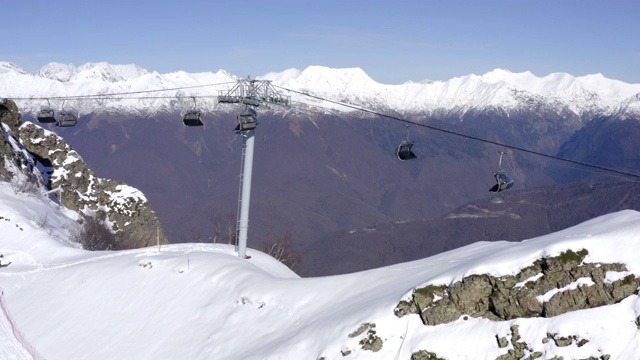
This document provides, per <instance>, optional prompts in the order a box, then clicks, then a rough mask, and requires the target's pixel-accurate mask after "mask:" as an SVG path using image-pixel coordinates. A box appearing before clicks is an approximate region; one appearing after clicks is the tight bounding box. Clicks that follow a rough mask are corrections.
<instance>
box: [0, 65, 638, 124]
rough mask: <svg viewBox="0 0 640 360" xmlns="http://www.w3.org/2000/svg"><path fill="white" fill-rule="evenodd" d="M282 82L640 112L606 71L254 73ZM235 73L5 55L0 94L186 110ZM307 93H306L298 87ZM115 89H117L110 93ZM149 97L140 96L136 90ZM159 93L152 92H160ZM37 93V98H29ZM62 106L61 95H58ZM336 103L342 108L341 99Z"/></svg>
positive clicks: (462, 102)
mask: <svg viewBox="0 0 640 360" xmlns="http://www.w3.org/2000/svg"><path fill="white" fill-rule="evenodd" d="M255 78H256V79H263V80H270V81H272V83H273V84H274V85H276V86H278V87H280V88H281V89H282V90H283V91H284V92H286V90H285V89H288V90H293V91H295V92H294V93H291V94H289V93H286V95H291V96H292V100H293V101H294V102H300V103H306V104H311V105H314V106H318V107H336V105H334V104H327V103H326V102H323V101H322V100H318V99H315V98H307V97H305V96H304V95H303V94H304V93H310V94H313V95H315V96H317V97H320V98H324V99H328V100H333V101H343V102H346V103H350V104H355V105H359V106H362V107H365V108H368V109H380V110H386V111H395V112H397V113H402V114H405V113H406V114H413V113H416V114H424V115H430V116H433V115H435V114H439V115H440V116H441V115H442V112H443V111H444V112H448V113H449V114H456V115H458V116H463V115H464V114H465V113H467V112H469V111H472V110H474V109H475V110H477V109H486V108H490V107H499V108H501V109H505V110H514V109H517V108H522V107H524V108H528V107H531V106H536V105H539V104H540V103H545V104H546V105H547V106H549V107H552V108H554V109H556V111H558V112H559V111H561V110H562V111H571V112H573V113H574V114H576V115H577V116H579V117H584V116H592V114H594V113H598V114H604V115H611V114H617V115H618V116H622V115H623V114H624V113H628V112H633V113H634V114H637V113H638V110H640V105H639V103H638V101H639V100H638V94H640V84H628V83H624V82H622V81H618V80H612V79H607V78H605V77H604V76H602V75H601V74H592V75H587V76H582V77H575V76H572V75H570V74H566V73H553V74H549V75H547V76H544V77H538V76H535V75H534V74H532V73H531V72H523V73H512V72H510V71H508V70H504V69H496V70H493V71H490V72H488V73H486V74H483V75H473V74H472V75H466V76H461V77H456V78H453V79H450V80H448V81H420V82H407V83H404V84H397V85H387V84H380V83H377V82H375V81H374V80H373V79H371V78H370V77H369V76H368V75H367V74H366V73H365V72H364V71H362V70H361V69H359V68H350V69H332V68H327V67H322V66H309V67H308V68H306V69H304V70H297V69H289V70H285V71H283V72H279V73H268V74H264V75H262V76H256V77H255ZM237 79H238V76H234V75H231V74H229V73H228V72H226V71H224V70H219V71H217V72H215V73H213V72H206V73H195V74H190V73H186V72H182V71H179V72H174V73H168V74H159V73H157V72H151V71H148V70H145V69H142V68H140V67H138V66H136V65H112V64H108V63H87V64H84V65H82V66H79V67H76V66H74V65H70V64H61V63H50V64H48V65H45V66H44V67H43V68H41V69H40V70H39V71H38V72H37V73H35V74H29V73H28V72H27V71H25V70H23V69H21V68H20V67H19V66H17V65H15V64H13V63H8V62H0V80H2V82H1V85H0V94H4V95H3V96H5V97H11V98H14V99H17V98H22V99H25V100H22V101H18V103H19V105H20V106H21V108H22V109H23V110H24V111H27V112H34V111H37V110H38V109H39V107H41V106H43V99H46V98H49V99H52V100H54V98H56V97H87V96H88V97H94V96H98V97H100V96H103V97H102V98H99V99H95V100H94V101H86V100H80V99H72V100H69V101H67V104H66V106H68V107H69V108H70V109H75V110H77V111H79V112H80V114H81V115H82V114H86V113H93V112H96V111H97V112H101V111H109V110H120V111H128V112H132V113H140V112H143V113H146V114H156V113H158V112H161V111H166V110H184V109H181V106H182V105H185V104H182V102H181V101H180V100H184V98H187V100H188V101H186V102H187V103H188V104H187V105H192V104H191V99H189V97H192V96H195V97H198V98H199V97H203V100H202V101H199V102H198V104H197V105H198V106H199V107H200V108H202V109H203V110H206V111H213V110H215V109H216V108H217V107H218V104H217V102H216V101H215V96H217V95H218V91H221V90H222V91H223V90H225V89H229V88H230V87H231V86H230V85H232V84H233V83H234V82H235V81H236V80H237ZM300 93H303V94H300ZM110 94H112V95H110ZM140 94H149V96H148V97H146V96H145V97H143V98H140V99H135V97H137V95H140ZM156 95H157V96H158V97H161V98H160V99H153V97H155V96H156ZM31 98H38V99H37V100H28V99H31ZM55 102H56V103H60V104H57V105H59V106H60V107H62V106H63V105H62V104H61V101H55ZM338 108H340V107H339V106H338Z"/></svg>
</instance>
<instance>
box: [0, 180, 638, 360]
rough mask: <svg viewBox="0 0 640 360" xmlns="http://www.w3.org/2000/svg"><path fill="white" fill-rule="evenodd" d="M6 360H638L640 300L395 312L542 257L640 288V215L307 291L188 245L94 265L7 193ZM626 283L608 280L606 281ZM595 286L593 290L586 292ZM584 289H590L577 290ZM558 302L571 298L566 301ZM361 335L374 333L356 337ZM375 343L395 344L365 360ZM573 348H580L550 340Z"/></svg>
mask: <svg viewBox="0 0 640 360" xmlns="http://www.w3.org/2000/svg"><path fill="white" fill-rule="evenodd" d="M0 217H1V218H0V254H3V257H2V258H1V259H0V263H1V264H2V265H6V264H8V265H7V266H6V267H2V268H0V287H1V289H2V291H3V295H2V296H1V299H2V301H1V304H2V308H3V312H0V341H1V342H2V344H3V345H2V346H0V358H7V359H30V358H38V359H40V358H46V359H47V360H55V359H65V360H68V359H319V358H323V359H327V360H329V359H341V360H344V359H384V360H387V359H409V358H410V357H411V354H412V353H414V352H417V351H418V350H421V349H427V350H429V351H432V352H434V353H436V354H438V356H440V357H444V358H449V359H495V358H496V357H498V356H499V355H501V354H506V353H507V351H508V350H510V349H511V348H512V347H513V346H512V345H509V344H507V345H506V346H505V347H502V348H501V347H499V346H498V342H497V341H496V339H497V338H499V337H507V336H509V334H511V333H512V326H513V325H518V326H519V333H520V336H521V337H522V340H523V341H526V342H527V343H528V344H529V346H530V347H531V349H529V350H527V353H533V352H539V353H541V354H542V355H543V358H552V357H553V356H563V357H564V358H588V357H589V356H594V357H596V358H600V356H603V355H605V354H606V355H610V356H611V359H635V358H637V354H639V353H640V341H638V340H639V339H638V336H639V335H638V329H637V326H638V325H637V322H638V320H637V319H638V315H639V314H640V299H638V296H637V295H632V296H629V297H627V298H626V299H624V300H623V301H621V302H619V303H617V304H613V305H607V306H602V307H597V308H593V309H588V310H580V311H574V312H569V313H566V314H563V315H559V316H556V317H552V318H529V319H514V320H510V321H490V320H487V319H482V318H471V317H466V318H465V317H461V318H460V319H458V320H456V321H454V322H451V323H448V324H443V325H438V326H424V325H423V324H422V321H421V320H420V318H419V317H418V316H404V317H400V318H399V317H397V316H395V315H394V308H395V307H396V305H397V304H398V302H399V301H400V300H402V299H404V298H406V296H408V294H410V293H411V292H412V291H413V289H414V288H416V287H418V286H421V285H423V284H426V283H430V284H450V283H452V282H454V281H457V280H460V279H462V278H463V277H465V276H468V275H471V274H491V275H494V276H500V275H508V274H515V273H516V272H518V271H519V270H520V269H521V268H523V267H525V266H528V265H529V264H531V262H533V261H534V260H536V259H539V258H540V257H543V256H555V255H558V254H560V253H561V252H563V251H564V250H567V249H573V250H575V251H577V250H579V249H587V250H588V253H589V255H588V256H587V257H586V258H585V259H584V262H591V263H593V262H607V263H612V262H618V263H622V264H625V265H626V267H627V269H628V271H627V272H625V273H624V274H622V275H629V274H634V275H635V276H637V275H638V274H640V260H639V259H638V257H637V254H638V252H639V251H640V213H638V212H635V211H622V212H619V213H614V214H610V215H607V216H604V217H601V218H596V219H593V220H591V221H589V222H587V223H584V224H581V225H578V226H576V227H574V228H570V229H567V230H564V231H560V232H557V233H554V234H550V235H547V236H544V237H540V238H536V239H531V240H528V241H523V242H520V243H507V242H496V243H476V244H474V245H471V246H467V247H464V248H460V249H457V250H454V251H450V252H447V253H443V254H440V255H437V256H434V257H431V258H427V259H423V260H419V261H414V262H409V263H404V264H398V265H394V266H389V267H386V268H381V269H376V270H370V271H366V272H361V273H354V274H347V275H341V276H332V277H326V278H299V277H297V276H296V275H295V274H293V273H292V272H290V271H289V270H288V269H287V268H286V267H284V266H283V265H281V264H280V263H279V262H277V261H275V260H274V259H272V258H270V257H268V256H267V255H265V254H262V253H260V252H257V251H253V250H250V251H249V252H248V255H250V256H251V258H250V259H247V260H243V259H240V258H238V257H237V256H236V255H235V254H234V253H233V248H232V247H230V246H227V245H221V244H202V243H198V244H176V245H166V246H162V248H157V247H150V248H144V249H137V250H128V251H115V252H87V251H84V250H81V249H79V248H78V247H77V246H74V245H73V244H72V243H70V242H69V240H68V239H69V232H70V231H71V229H72V228H73V227H74V224H75V223H74V219H73V218H72V217H69V216H68V214H66V213H62V212H60V209H59V207H58V206H56V205H55V204H53V203H52V202H51V201H49V200H48V199H46V198H42V197H39V196H37V195H28V194H20V193H19V194H16V193H15V192H14V191H13V189H12V187H11V185H10V184H8V183H6V182H0ZM616 276H618V277H619V276H621V275H620V274H607V278H611V277H616ZM584 284H585V285H586V286H589V284H588V283H587V282H584ZM578 285H579V284H578ZM559 291H562V289H560V290H559ZM362 324H375V327H372V326H371V325H366V326H365V327H366V328H368V329H369V330H370V331H369V332H368V333H364V334H363V333H360V334H358V332H357V331H356V330H357V329H358V328H360V327H361V325H362ZM367 334H369V335H370V336H373V335H372V334H375V336H377V337H379V338H380V339H381V340H382V341H383V345H382V348H381V349H379V351H376V352H374V351H371V350H365V349H363V344H364V343H366V342H367V336H368V335H367ZM549 334H555V335H554V336H556V337H567V338H570V339H571V337H574V338H576V339H578V338H579V339H581V340H586V342H584V341H581V342H579V345H578V344H577V343H576V342H573V343H572V344H571V345H568V346H557V345H556V344H554V341H548V342H546V343H544V342H542V341H540V339H541V338H545V337H546V338H548V336H549Z"/></svg>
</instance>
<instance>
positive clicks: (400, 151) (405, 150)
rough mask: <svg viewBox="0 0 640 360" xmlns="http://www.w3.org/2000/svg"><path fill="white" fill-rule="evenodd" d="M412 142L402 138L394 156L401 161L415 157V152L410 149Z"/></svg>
mask: <svg viewBox="0 0 640 360" xmlns="http://www.w3.org/2000/svg"><path fill="white" fill-rule="evenodd" d="M412 147H413V143H412V142H411V141H407V140H403V141H402V142H401V143H400V145H398V148H397V149H396V156H397V157H398V159H400V160H401V161H405V160H411V159H415V158H417V156H416V154H414V153H413V151H411V148H412Z"/></svg>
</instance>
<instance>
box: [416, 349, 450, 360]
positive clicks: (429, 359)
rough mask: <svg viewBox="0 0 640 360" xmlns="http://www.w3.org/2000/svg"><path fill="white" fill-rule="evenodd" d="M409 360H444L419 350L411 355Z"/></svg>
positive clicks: (434, 354) (431, 353)
mask: <svg viewBox="0 0 640 360" xmlns="http://www.w3.org/2000/svg"><path fill="white" fill-rule="evenodd" d="M411 360H444V358H441V357H438V355H437V354H436V353H433V352H431V351H427V350H420V351H417V352H414V353H413V354H411Z"/></svg>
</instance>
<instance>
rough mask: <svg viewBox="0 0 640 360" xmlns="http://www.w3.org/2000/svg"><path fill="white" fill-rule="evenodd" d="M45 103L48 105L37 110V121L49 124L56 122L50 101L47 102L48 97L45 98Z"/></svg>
mask: <svg viewBox="0 0 640 360" xmlns="http://www.w3.org/2000/svg"><path fill="white" fill-rule="evenodd" d="M47 104H48V105H49V106H47V107H46V108H42V109H41V110H40V111H39V112H38V116H37V119H38V122H39V123H43V124H50V123H54V122H56V117H55V113H54V112H53V109H52V108H51V103H49V99H47Z"/></svg>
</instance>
